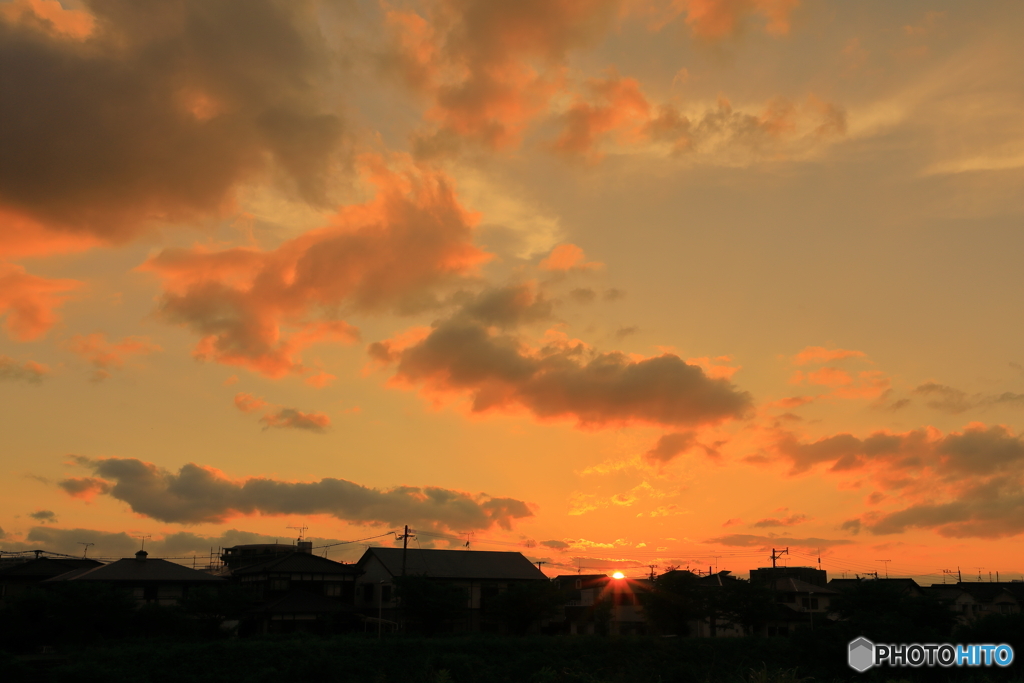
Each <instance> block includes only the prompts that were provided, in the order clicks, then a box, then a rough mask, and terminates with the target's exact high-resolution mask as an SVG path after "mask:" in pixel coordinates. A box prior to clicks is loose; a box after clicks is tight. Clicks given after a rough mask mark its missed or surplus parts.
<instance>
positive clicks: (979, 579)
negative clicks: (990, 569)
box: [975, 567, 984, 581]
mask: <svg viewBox="0 0 1024 683" xmlns="http://www.w3.org/2000/svg"><path fill="white" fill-rule="evenodd" d="M975 569H977V570H978V581H981V570H982V569H984V567H975Z"/></svg>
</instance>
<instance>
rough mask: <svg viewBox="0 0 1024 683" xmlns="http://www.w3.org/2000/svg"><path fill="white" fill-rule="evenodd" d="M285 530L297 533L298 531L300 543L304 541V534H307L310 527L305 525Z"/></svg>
mask: <svg viewBox="0 0 1024 683" xmlns="http://www.w3.org/2000/svg"><path fill="white" fill-rule="evenodd" d="M285 528H286V529H295V530H296V531H298V532H299V541H301V540H302V534H303V533H305V531H306V529H308V528H309V527H308V526H305V525H303V526H289V527H285Z"/></svg>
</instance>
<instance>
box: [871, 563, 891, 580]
mask: <svg viewBox="0 0 1024 683" xmlns="http://www.w3.org/2000/svg"><path fill="white" fill-rule="evenodd" d="M875 562H884V563H885V578H887V579H888V578H889V563H890V562H892V560H875ZM875 578H876V579H877V578H878V575H877V574H876V575H875Z"/></svg>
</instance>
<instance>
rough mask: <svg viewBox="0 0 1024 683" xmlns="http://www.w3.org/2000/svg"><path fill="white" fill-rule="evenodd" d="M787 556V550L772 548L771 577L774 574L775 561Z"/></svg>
mask: <svg viewBox="0 0 1024 683" xmlns="http://www.w3.org/2000/svg"><path fill="white" fill-rule="evenodd" d="M788 554H789V548H786V549H785V550H776V549H775V548H772V570H773V571H772V576H774V575H775V572H774V569H775V561H776V560H777V559H779V558H780V557H782V556H783V555H788Z"/></svg>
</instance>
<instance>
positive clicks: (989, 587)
mask: <svg viewBox="0 0 1024 683" xmlns="http://www.w3.org/2000/svg"><path fill="white" fill-rule="evenodd" d="M956 587H957V588H959V589H960V590H962V591H964V592H966V593H970V594H971V597H973V598H974V599H975V600H977V601H978V602H992V601H993V600H995V599H996V598H997V597H998V596H999V595H1000V594H1001V593H1005V594H1007V595H1009V596H1011V597H1013V598H1017V597H1024V596H1018V595H1015V594H1014V592H1013V591H1012V590H1009V589H1008V588H1007V587H1006V586H1005V585H1003V584H1002V583H996V582H994V581H993V582H986V581H979V582H973V581H961V582H959V583H957V584H956Z"/></svg>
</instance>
